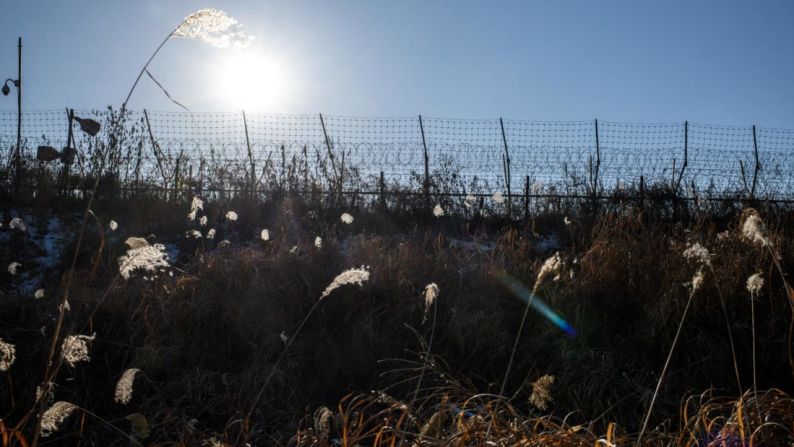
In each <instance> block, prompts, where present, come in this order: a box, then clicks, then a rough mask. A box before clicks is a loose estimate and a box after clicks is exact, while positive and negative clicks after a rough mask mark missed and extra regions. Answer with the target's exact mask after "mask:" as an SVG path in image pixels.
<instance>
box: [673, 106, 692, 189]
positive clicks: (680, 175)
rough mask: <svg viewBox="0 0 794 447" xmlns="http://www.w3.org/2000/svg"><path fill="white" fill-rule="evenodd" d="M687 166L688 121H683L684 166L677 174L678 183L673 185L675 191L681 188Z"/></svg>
mask: <svg viewBox="0 0 794 447" xmlns="http://www.w3.org/2000/svg"><path fill="white" fill-rule="evenodd" d="M688 164H689V121H684V164H683V165H681V173H680V174H678V181H676V183H675V189H676V191H678V189H679V188H680V187H681V179H682V178H684V171H685V170H686V167H687V165H688Z"/></svg>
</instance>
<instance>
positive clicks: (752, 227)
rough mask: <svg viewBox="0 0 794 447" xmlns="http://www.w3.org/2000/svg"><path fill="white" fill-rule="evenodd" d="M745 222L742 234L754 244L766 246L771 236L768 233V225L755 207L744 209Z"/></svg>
mask: <svg viewBox="0 0 794 447" xmlns="http://www.w3.org/2000/svg"><path fill="white" fill-rule="evenodd" d="M744 216H745V217H744V223H743V224H742V235H743V236H744V237H745V238H746V239H748V240H749V241H750V242H752V243H754V244H758V245H761V246H766V245H768V244H769V238H768V237H767V234H766V225H764V221H762V220H761V216H760V215H759V214H758V211H756V210H755V209H753V208H747V209H746V210H745V211H744Z"/></svg>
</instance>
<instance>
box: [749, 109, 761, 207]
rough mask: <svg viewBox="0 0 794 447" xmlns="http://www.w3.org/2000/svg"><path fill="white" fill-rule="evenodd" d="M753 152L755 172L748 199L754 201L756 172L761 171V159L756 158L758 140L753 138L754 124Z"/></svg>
mask: <svg viewBox="0 0 794 447" xmlns="http://www.w3.org/2000/svg"><path fill="white" fill-rule="evenodd" d="M753 152H754V153H755V170H754V171H753V189H752V190H751V191H750V198H751V199H755V187H756V185H757V182H758V172H759V171H760V170H761V159H760V158H759V157H758V140H757V139H756V137H755V124H753Z"/></svg>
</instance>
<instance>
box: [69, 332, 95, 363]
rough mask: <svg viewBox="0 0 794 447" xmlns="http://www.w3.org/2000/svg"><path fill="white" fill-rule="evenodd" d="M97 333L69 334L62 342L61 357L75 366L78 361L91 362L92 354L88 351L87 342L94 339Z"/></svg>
mask: <svg viewBox="0 0 794 447" xmlns="http://www.w3.org/2000/svg"><path fill="white" fill-rule="evenodd" d="M95 338H96V334H94V335H91V336H88V335H68V336H66V338H64V339H63V343H62V344H61V357H63V359H64V361H66V363H68V364H69V366H71V367H74V365H76V364H77V363H78V362H90V361H91V354H89V352H88V345H87V344H86V342H89V341H93V340H94V339H95Z"/></svg>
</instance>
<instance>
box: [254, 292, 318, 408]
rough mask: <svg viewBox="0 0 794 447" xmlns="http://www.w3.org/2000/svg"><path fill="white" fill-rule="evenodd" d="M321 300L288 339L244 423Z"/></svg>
mask: <svg viewBox="0 0 794 447" xmlns="http://www.w3.org/2000/svg"><path fill="white" fill-rule="evenodd" d="M321 302H322V299H319V300H317V301H316V302H315V303H314V306H312V308H311V309H310V310H309V313H307V314H306V316H305V317H304V318H303V321H301V323H300V324H299V325H298V329H296V330H295V332H294V333H293V334H292V336H291V337H290V338H289V340H288V341H287V344H286V346H285V347H284V350H283V351H282V352H281V355H280V356H279V357H278V359H277V360H276V363H274V364H273V368H271V369H270V373H269V374H268V375H267V377H266V378H265V382H264V383H263V384H262V386H261V387H260V388H259V392H258V393H256V398H255V399H254V402H253V404H251V409H250V410H248V413H246V415H245V419H244V420H243V421H244V423H247V422H248V420H249V419H251V414H253V412H254V410H255V409H256V405H257V404H258V403H259V399H261V398H262V394H263V393H264V392H265V388H267V385H268V383H270V379H271V378H273V375H274V374H275V373H276V370H277V369H278V365H279V364H280V363H281V361H282V360H283V359H284V357H285V356H286V354H287V352H288V351H289V348H290V346H292V342H293V341H294V340H295V337H297V336H298V334H299V333H300V331H301V329H303V326H304V325H305V324H306V322H307V321H309V317H311V316H312V314H313V313H314V311H315V310H316V309H317V307H318V306H319V305H320V303H321Z"/></svg>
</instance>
